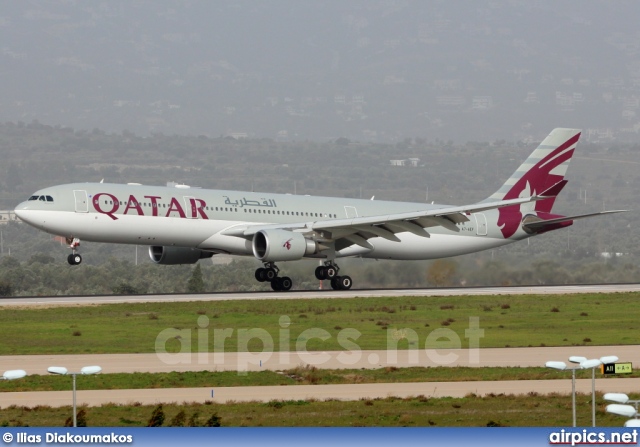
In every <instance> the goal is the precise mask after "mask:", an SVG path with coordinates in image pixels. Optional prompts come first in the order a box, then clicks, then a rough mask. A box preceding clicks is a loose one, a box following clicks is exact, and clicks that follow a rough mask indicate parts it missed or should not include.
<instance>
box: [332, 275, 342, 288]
mask: <svg viewBox="0 0 640 447" xmlns="http://www.w3.org/2000/svg"><path fill="white" fill-rule="evenodd" d="M339 281H340V277H339V276H334V277H333V278H331V288H332V289H333V290H340V282H339Z"/></svg>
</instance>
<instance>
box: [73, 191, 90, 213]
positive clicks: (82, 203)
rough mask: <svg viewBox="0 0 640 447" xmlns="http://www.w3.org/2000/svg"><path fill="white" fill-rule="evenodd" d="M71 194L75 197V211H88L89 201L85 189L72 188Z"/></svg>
mask: <svg viewBox="0 0 640 447" xmlns="http://www.w3.org/2000/svg"><path fill="white" fill-rule="evenodd" d="M73 196H74V197H75V199H76V213H88V212H89V201H88V200H87V191H81V190H75V189H74V190H73Z"/></svg>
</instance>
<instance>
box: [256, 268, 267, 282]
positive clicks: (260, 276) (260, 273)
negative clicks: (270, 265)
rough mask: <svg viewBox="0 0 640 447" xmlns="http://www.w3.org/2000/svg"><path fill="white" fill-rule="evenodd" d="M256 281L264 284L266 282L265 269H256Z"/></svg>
mask: <svg viewBox="0 0 640 447" xmlns="http://www.w3.org/2000/svg"><path fill="white" fill-rule="evenodd" d="M255 276H256V280H257V281H260V282H265V281H266V280H267V272H266V269H264V268H262V267H260V268H259V269H256V273H255Z"/></svg>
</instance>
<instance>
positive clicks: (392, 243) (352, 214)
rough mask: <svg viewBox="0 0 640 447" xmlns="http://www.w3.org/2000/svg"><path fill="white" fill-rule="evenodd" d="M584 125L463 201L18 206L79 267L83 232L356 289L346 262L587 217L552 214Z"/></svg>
mask: <svg viewBox="0 0 640 447" xmlns="http://www.w3.org/2000/svg"><path fill="white" fill-rule="evenodd" d="M580 134H581V131H580V130H578V129H565V128H557V129H554V130H553V131H552V132H551V133H550V134H549V135H548V136H547V137H546V138H545V139H544V140H543V141H542V143H540V145H539V146H538V147H537V148H536V149H535V150H534V151H533V152H532V153H531V155H530V156H529V157H528V158H527V159H526V160H525V162H524V163H523V164H522V165H520V167H518V169H516V171H515V172H514V173H513V175H512V176H511V177H509V179H508V180H507V181H506V182H505V183H504V184H503V185H502V186H501V187H500V188H499V189H498V190H497V191H496V192H495V193H493V194H492V195H491V196H489V197H488V198H486V199H485V200H482V201H480V202H477V203H474V204H470V205H464V206H453V205H441V204H425V203H409V202H392V201H381V200H373V198H372V200H363V199H349V198H332V197H312V196H298V195H290V194H270V193H257V192H243V191H224V190H207V189H200V188H191V187H189V186H187V185H175V186H174V187H169V186H167V187H161V186H146V185H141V184H138V183H129V184H126V185H125V184H108V183H102V182H100V183H73V184H66V185H59V186H52V187H49V188H44V189H41V190H39V191H36V192H35V193H33V195H31V197H29V199H28V200H26V201H24V202H22V203H20V204H19V205H18V206H17V207H16V208H15V213H16V215H17V216H18V217H19V218H20V219H21V220H22V221H24V222H26V223H28V224H29V225H32V226H33V227H35V228H38V229H40V230H43V231H46V232H48V233H51V234H54V235H60V236H64V237H65V238H66V241H67V243H68V244H69V248H71V254H70V255H69V256H68V258H67V260H68V263H69V264H70V265H78V264H80V263H81V262H82V256H81V255H80V254H79V253H78V250H77V249H78V246H79V245H80V241H81V240H85V241H92V242H106V243H118V244H136V245H148V246H149V256H150V257H151V260H152V261H153V262H154V263H156V264H164V265H171V264H195V263H196V262H198V261H199V260H200V259H206V258H211V257H212V256H213V255H215V254H231V255H241V256H254V257H255V258H256V259H258V260H259V261H260V262H262V264H263V267H260V268H258V269H256V271H255V278H256V280H258V281H260V282H265V281H266V282H269V283H270V284H271V288H272V289H273V290H275V291H288V290H290V289H291V288H292V285H293V282H292V280H291V278H289V277H287V276H280V275H279V272H280V270H279V268H278V267H277V265H276V263H278V262H283V261H295V260H299V259H303V258H307V259H316V260H320V264H321V265H319V266H318V267H317V268H316V269H315V276H316V278H317V279H318V280H330V281H331V287H332V288H333V289H334V290H347V289H350V288H351V286H352V284H353V282H352V279H351V278H350V277H349V276H347V275H341V274H339V273H340V268H339V266H338V264H337V263H336V260H337V259H340V258H344V257H363V258H374V259H396V260H421V259H422V260H423V259H436V258H443V257H451V256H457V255H462V254H467V253H472V252H478V251H482V250H488V249H493V248H496V247H500V246H503V245H506V244H509V243H512V242H516V241H520V240H523V239H526V238H529V237H532V236H536V235H539V234H543V233H546V232H548V231H552V230H557V229H560V228H566V227H568V226H570V225H572V224H573V221H574V220H576V219H581V218H585V217H591V216H599V215H604V214H611V213H618V212H623V211H624V210H612V211H602V212H597V213H590V214H583V215H577V216H563V215H560V214H554V213H552V212H551V209H552V207H553V204H554V202H555V199H556V197H557V195H558V194H559V193H560V191H561V190H562V189H563V188H564V186H565V185H566V184H567V180H565V178H564V177H565V174H566V172H567V167H568V165H569V162H570V161H571V157H572V156H573V154H574V151H575V148H576V145H577V143H578V140H579V138H580Z"/></svg>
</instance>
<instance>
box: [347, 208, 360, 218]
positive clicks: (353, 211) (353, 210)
mask: <svg viewBox="0 0 640 447" xmlns="http://www.w3.org/2000/svg"><path fill="white" fill-rule="evenodd" d="M344 212H345V214H346V215H347V219H349V218H352V217H358V210H357V209H356V207H355V206H345V207H344Z"/></svg>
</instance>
